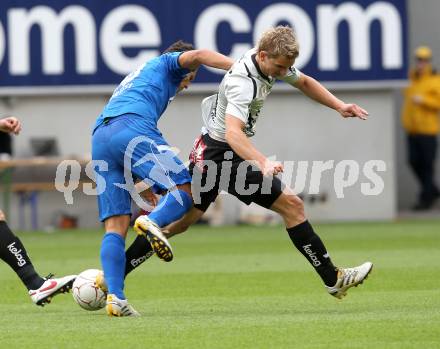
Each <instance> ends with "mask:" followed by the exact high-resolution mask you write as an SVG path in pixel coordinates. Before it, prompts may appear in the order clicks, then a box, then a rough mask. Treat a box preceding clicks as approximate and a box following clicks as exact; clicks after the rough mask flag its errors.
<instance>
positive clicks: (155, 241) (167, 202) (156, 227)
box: [134, 183, 192, 262]
mask: <svg viewBox="0 0 440 349" xmlns="http://www.w3.org/2000/svg"><path fill="white" fill-rule="evenodd" d="M191 206H192V198H191V185H190V183H186V184H184V185H178V186H177V189H175V190H172V191H170V192H168V193H167V194H166V195H165V196H164V197H162V199H161V200H160V201H159V204H158V206H157V207H156V208H155V209H154V210H153V212H151V213H150V215H149V216H140V217H138V218H137V219H136V222H135V225H134V229H135V231H136V232H137V233H138V234H140V235H143V236H145V237H146V238H147V239H148V241H149V242H150V243H151V246H152V247H153V250H154V251H155V252H156V254H157V256H158V257H159V258H160V259H162V260H164V261H166V262H169V261H171V260H172V259H173V252H172V249H171V245H170V244H169V243H168V240H167V239H166V237H165V236H164V235H163V233H162V231H161V228H162V227H165V226H167V225H168V224H170V223H172V222H174V221H176V220H178V219H180V218H181V217H182V216H183V215H184V214H185V213H186V212H188V211H189V210H190V208H191Z"/></svg>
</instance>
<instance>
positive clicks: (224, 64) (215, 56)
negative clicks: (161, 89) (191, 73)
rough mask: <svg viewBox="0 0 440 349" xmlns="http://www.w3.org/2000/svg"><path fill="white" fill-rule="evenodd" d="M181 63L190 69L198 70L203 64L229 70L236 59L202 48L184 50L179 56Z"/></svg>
mask: <svg viewBox="0 0 440 349" xmlns="http://www.w3.org/2000/svg"><path fill="white" fill-rule="evenodd" d="M179 64H180V66H181V67H182V68H186V69H189V70H196V69H197V68H199V67H200V66H201V65H202V64H203V65H206V66H208V67H212V68H218V69H223V70H229V68H231V66H232V64H234V61H233V60H232V59H231V58H229V57H227V56H224V55H222V54H221V53H218V52H215V51H211V50H205V49H202V50H191V51H186V52H183V53H182V54H181V55H180V56H179Z"/></svg>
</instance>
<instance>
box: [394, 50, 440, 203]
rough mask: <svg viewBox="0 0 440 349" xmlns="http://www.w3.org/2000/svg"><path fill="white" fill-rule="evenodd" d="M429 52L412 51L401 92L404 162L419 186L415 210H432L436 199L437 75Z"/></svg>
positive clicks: (439, 96) (439, 87) (439, 89)
mask: <svg viewBox="0 0 440 349" xmlns="http://www.w3.org/2000/svg"><path fill="white" fill-rule="evenodd" d="M431 59H432V52H431V49H430V48H429V47H426V46H422V47H419V48H417V50H416V51H415V65H414V67H412V68H411V69H410V71H409V81H410V83H409V86H408V87H407V88H406V89H405V91H404V97H405V101H404V105H403V111H402V122H403V127H404V128H405V131H406V133H407V136H408V160H409V164H410V166H411V169H412V170H413V172H414V174H415V176H416V178H417V180H418V182H419V183H420V186H421V191H420V195H419V198H418V202H417V204H416V205H415V206H414V209H415V210H426V209H429V208H431V207H432V205H433V204H434V202H435V200H436V199H437V198H438V197H439V196H440V191H439V189H438V187H437V185H436V184H435V182H434V168H435V159H436V151H437V135H438V133H439V131H440V119H439V111H440V75H439V74H437V73H436V72H435V70H434V69H433V67H432V65H431Z"/></svg>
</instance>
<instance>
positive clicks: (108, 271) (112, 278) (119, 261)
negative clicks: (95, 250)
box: [101, 233, 125, 299]
mask: <svg viewBox="0 0 440 349" xmlns="http://www.w3.org/2000/svg"><path fill="white" fill-rule="evenodd" d="M101 264H102V269H103V270H104V276H105V281H106V282H107V286H108V293H112V294H115V295H116V297H118V298H119V299H125V295H124V271H125V240H124V238H123V237H122V236H120V235H119V234H116V233H107V234H105V235H104V238H103V239H102V243H101Z"/></svg>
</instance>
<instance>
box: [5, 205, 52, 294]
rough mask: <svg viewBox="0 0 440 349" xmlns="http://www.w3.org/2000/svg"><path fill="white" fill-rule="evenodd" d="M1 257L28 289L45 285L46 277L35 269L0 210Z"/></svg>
mask: <svg viewBox="0 0 440 349" xmlns="http://www.w3.org/2000/svg"><path fill="white" fill-rule="evenodd" d="M0 258H1V259H3V260H4V261H5V262H6V263H7V264H8V265H9V266H10V267H11V268H12V269H13V270H14V272H15V273H16V274H17V276H18V277H19V278H20V279H21V281H22V282H23V284H24V285H25V286H26V288H27V289H28V290H35V289H38V288H39V287H40V286H41V285H43V283H44V279H43V278H42V277H41V276H40V275H38V273H37V272H36V271H35V269H34V266H33V265H32V262H31V260H30V258H29V256H28V254H27V251H26V249H25V247H24V246H23V244H22V242H21V241H20V239H19V238H18V237H17V236H15V235H14V233H13V232H12V231H11V230H10V229H9V227H8V224H7V223H6V221H5V220H4V214H3V212H2V211H0Z"/></svg>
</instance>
